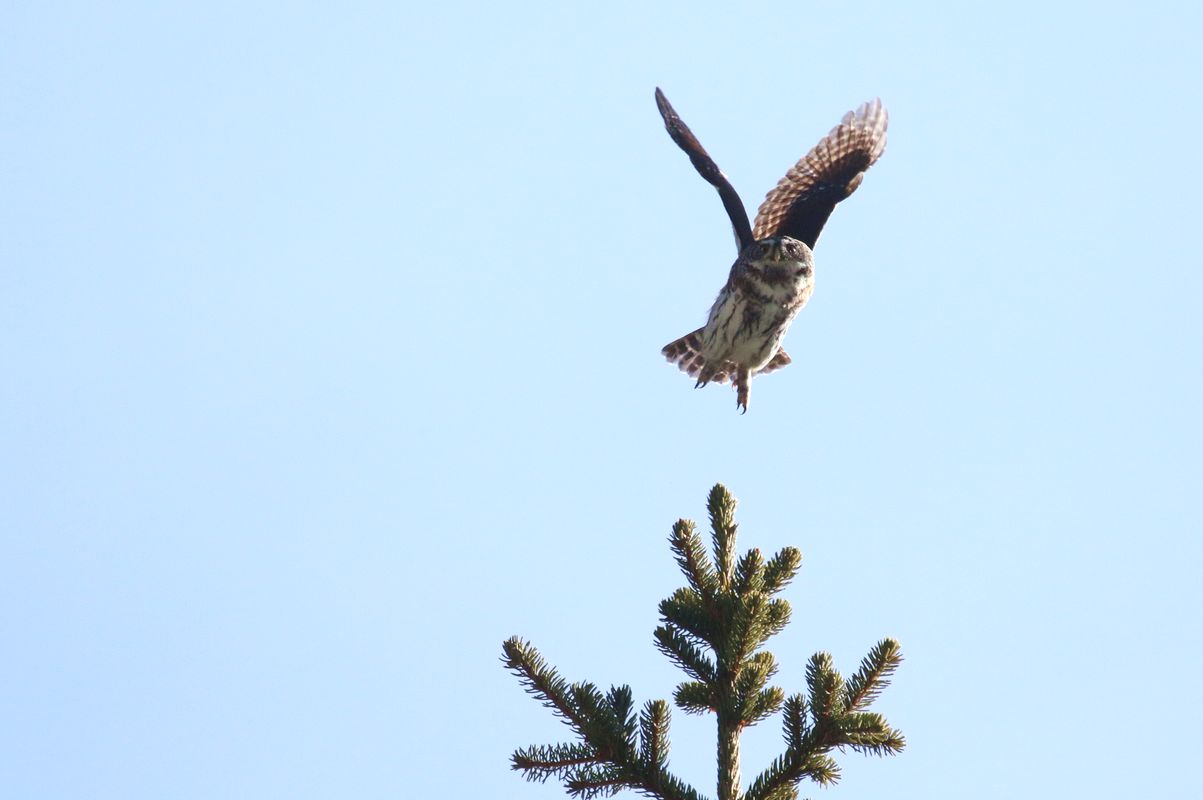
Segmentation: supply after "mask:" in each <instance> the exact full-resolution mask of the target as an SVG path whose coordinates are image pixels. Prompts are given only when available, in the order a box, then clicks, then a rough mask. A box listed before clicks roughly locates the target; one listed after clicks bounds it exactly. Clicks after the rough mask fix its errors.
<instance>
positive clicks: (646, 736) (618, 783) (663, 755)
mask: <svg viewBox="0 0 1203 800" xmlns="http://www.w3.org/2000/svg"><path fill="white" fill-rule="evenodd" d="M502 650H503V653H504V658H503V661H504V662H505V664H506V666H507V667H508V668H509V669H510V670H511V671H512V672H513V673H514V674H515V675H517V676H518V679H519V681H520V682H521V683H522V684H523V686H524V687H525V688H526V691H527V692H528V693H530V694H532V695H534V696H535V697H536V698H538V699H539V700H541V701H542V703H543V705H545V706H547V707H548V708H550V709H552V710H553V711H554V712H555V713H556V715H557V716H559V717H561V718H562V719H563V720H564V721H565V722H566V723H568V725H569V726H570V727H571V728H572V729H573V731H574V732H575V733H576V734H577V735H578V736H579V737H580V738H581V739H582V741H581V743H579V744H559V745H548V746H535V747H528V748H524V749H520V750H518V751H516V752H515V753H514V754H513V756H512V757H511V765H512V767H513V768H514V769H516V770H522V771H523V772H524V773H525V775H526V778H527V780H532V781H540V782H542V781H545V780H547V778H548V777H550V776H552V775H555V776H557V777H559V778H560V779H562V780H564V785H565V788H567V790H568V791H569V793H570V794H572V795H574V796H576V797H582V798H592V797H599V796H608V795H612V794H614V793H615V792H618V791H619V790H621V789H624V788H631V789H634V790H636V791H638V792H641V793H643V794H645V795H647V796H649V797H654V798H657V799H658V800H702V798H701V796H700V795H699V794H698V793H697V792H696V791H695V790H694V789H693V788H691V787H690V786H689V785H688V784H686V783H684V782H682V781H681V780H680V779H679V778H677V777H675V776H674V775H672V774H671V773H669V772H668V771H667V770H666V769H665V768H664V762H665V761H666V760H667V754H668V704H667V703H665V702H664V701H663V700H657V701H654V702H649V703H648V704H647V706H646V707H645V709H644V713H643V714H642V715H641V718H640V719H639V720H636V718H635V715H634V714H633V713H632V705H633V704H632V693H631V689H630V687H628V686H618V687H612V688H611V689H610V691H609V692H607V693H606V694H605V695H603V694H602V693H601V691H599V690H598V688H597V687H596V686H595V685H593V684H592V683H588V682H581V683H574V684H569V683H568V682H567V681H565V680H564V679H563V678H561V677H560V676H559V674H558V673H557V672H556V671H555V670H554V669H553V668H551V667H550V666H548V665H547V662H546V661H544V660H543V657H542V656H540V655H539V653H538V651H536V650H535V648H534V647H533V646H532V645H531V644H530V643H529V642H526V641H523V640H521V639H519V638H517V637H513V638H510V639H508V640H506V642H505V643H504V644H503V646H502ZM640 734H642V737H643V742H642V743H639V742H637V741H636V739H637V737H638V736H639V735H640ZM640 744H642V746H640Z"/></svg>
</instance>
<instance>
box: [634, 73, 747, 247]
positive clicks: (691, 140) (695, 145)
mask: <svg viewBox="0 0 1203 800" xmlns="http://www.w3.org/2000/svg"><path fill="white" fill-rule="evenodd" d="M656 107H657V108H659V109H660V116H661V117H663V118H664V127H665V128H666V129H667V130H668V135H669V136H671V137H672V140H673V141H674V142H676V143H677V147H680V148H681V149H682V150H684V151H685V154H686V155H688V156H689V160H690V161H691V162H693V168H694V169H696V170H697V171H698V174H699V175H701V176H702V177H703V178H704V179H705V180H706V182H707V183H709V184H710V185H711V186H713V187H714V188H715V189H717V190H718V196H719V197H720V198H721V199H722V201H723V208H725V209H726V210H727V216H728V218H730V220H731V227H732V228H733V229H734V230H735V246H736V247H737V248H738V249H739V250H740V251H742V250H743V249H744V248H745V247H747V246H748V245H750V244H751V243H752V241H753V239H752V226H751V224H749V222H748V211H747V209H745V208H744V203H743V201H742V200H740V199H739V194H738V193H736V191H735V187H734V186H732V185H731V181H729V180H728V179H727V176H726V175H724V174H723V171H722V170H720V169H719V168H718V164H715V163H714V159H713V158H711V157H710V154H709V153H707V152H706V148H704V147H702V143H701V142H699V141H698V137H696V136H694V135H693V131H691V130H690V129H689V126H688V125H686V124H685V123H684V121H682V119H681V118H680V117H679V116H677V112H676V110H674V109H673V107H672V104H671V103H669V102H668V98H667V97H665V96H664V92H662V91H660V89H659V88H657V89H656Z"/></svg>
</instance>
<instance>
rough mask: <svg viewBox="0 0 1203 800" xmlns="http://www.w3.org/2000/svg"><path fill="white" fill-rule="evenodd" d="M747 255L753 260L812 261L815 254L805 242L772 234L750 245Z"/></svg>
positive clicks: (775, 261) (772, 261)
mask: <svg viewBox="0 0 1203 800" xmlns="http://www.w3.org/2000/svg"><path fill="white" fill-rule="evenodd" d="M747 249H748V251H749V252H747V253H746V255H747V256H748V257H749V258H750V259H751V260H753V261H759V262H767V263H770V264H773V263H780V262H802V263H810V262H811V260H812V258H813V256H812V255H811V252H810V248H809V247H807V246H806V244H805V243H804V242H800V241H798V240H797V239H793V238H791V237H789V236H770V237H768V238H766V239H760V240H758V241H756V242H753V243H752V244H751V245H749V246H748V248H747Z"/></svg>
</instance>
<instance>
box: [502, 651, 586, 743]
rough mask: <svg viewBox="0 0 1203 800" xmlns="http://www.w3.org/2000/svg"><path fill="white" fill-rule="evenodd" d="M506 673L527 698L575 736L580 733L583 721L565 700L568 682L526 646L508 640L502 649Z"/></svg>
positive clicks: (537, 652)
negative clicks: (568, 727)
mask: <svg viewBox="0 0 1203 800" xmlns="http://www.w3.org/2000/svg"><path fill="white" fill-rule="evenodd" d="M502 652H503V653H504V658H503V659H502V661H504V662H505V666H506V669H508V670H509V671H510V672H513V673H514V674H515V675H517V676H518V681H519V682H520V683H521V684H522V686H523V687H524V688H525V689H526V692H527V694H532V695H534V696H535V697H537V698H538V699H539V700H540V701H541V702H542V704H543V705H544V706H545V707H547V708H550V709H551V710H552V711H553V712H554V713H555V714H556V716H558V717H560V718H561V719H563V720H564V722H566V723H567V724H568V725H570V726H571V727H572V728H573V729H574V730H576V731H577V732H578V733H582V732H583V724H584V718H583V717H581V715H580V713H579V712H578V711H577V708H576V706H575V705H574V704H573V702H572V700H571V699H570V698H569V693H570V691H571V689H572V687H570V686H569V685H568V681H566V680H564V679H563V678H561V677H560V675H559V673H557V672H556V671H555V669H553V668H552V667H549V666H548V665H547V662H546V661H545V660H544V658H543V656H541V655H539V651H538V650H536V649H535V648H534V645H532V644H531V643H530V642H527V641H524V640H522V639H519V638H518V637H517V636H512V637H510V638H509V639H506V641H505V643H504V644H503V645H502Z"/></svg>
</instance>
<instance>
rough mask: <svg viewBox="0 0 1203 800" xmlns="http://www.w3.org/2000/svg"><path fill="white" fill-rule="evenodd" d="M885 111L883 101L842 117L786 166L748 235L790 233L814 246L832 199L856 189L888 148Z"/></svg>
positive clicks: (756, 236) (837, 198) (824, 222)
mask: <svg viewBox="0 0 1203 800" xmlns="http://www.w3.org/2000/svg"><path fill="white" fill-rule="evenodd" d="M888 125H889V115H888V114H887V113H886V109H885V106H883V105H882V104H881V100H873V101H872V102H869V103H863V104H862V105H861V106H860V107H859V108H858V109H856V111H849V112H848V113H847V114H845V115H844V118H843V120H841V121H840V124H839V125H836V126H835V127H834V128H832V129H831V133H829V134H827V136H826V137H824V138H823V140H822V141H821V142H819V143H818V144H817V145H815V146H814V148H813V149H811V151H810V152H809V153H807V154H806V155H805V156H803V157H802V159H801V160H800V161H798V163H797V164H795V165H794V166H793V167H791V168H790V171H789V172H787V173H786V174H785V177H784V178H782V179H781V181H780V182H779V183H778V184H777V186H776V187H774V188H773V190H772V191H771V192H769V193H768V195H767V196H766V197H765V199H764V202H763V203H761V205H760V210H759V211H758V212H757V214H756V223H755V225H754V226H753V231H752V235H753V236H754V237H755V238H756V239H757V240H759V239H764V238H766V237H769V236H791V237H793V238H795V239H799V240H801V241H803V242H805V243H806V244H807V246H808V247H811V248H813V247H814V246H815V242H816V241H817V240H818V238H819V233H820V232H821V231H822V230H823V225H824V224H826V222H827V218H828V217H829V216H831V212H832V210H833V209H834V208H835V205H836V203H838V202H840V201H841V200H843V199H844V198H845V197H847V196H848V195H850V194H852V193H853V192H854V191H856V187H858V186H860V182H861V180H863V179H864V177H865V170H867V169H868V168H869V167H871V166H872V165H873V164H874V162H876V161H877V159H878V158H879V157H880V156H881V154H882V151H884V150H885V149H886V127H887V126H888Z"/></svg>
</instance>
